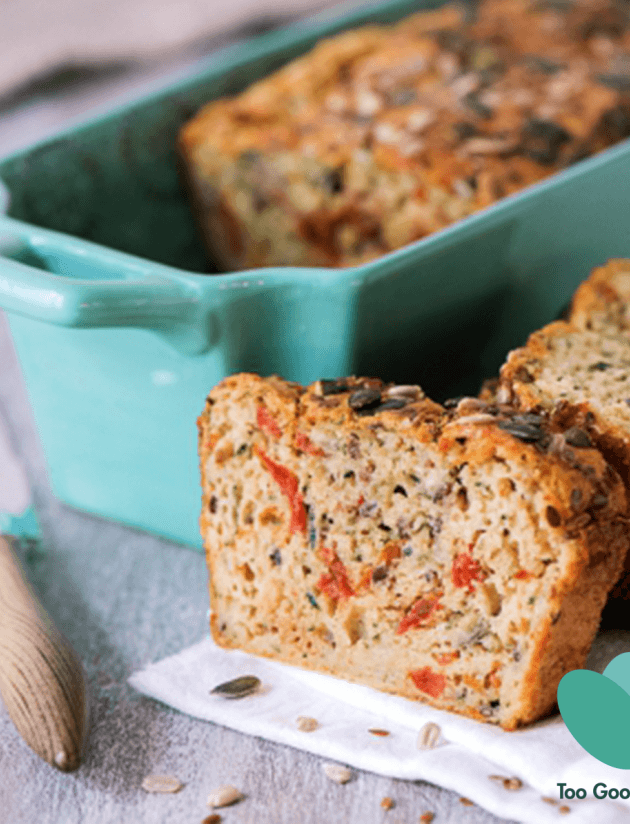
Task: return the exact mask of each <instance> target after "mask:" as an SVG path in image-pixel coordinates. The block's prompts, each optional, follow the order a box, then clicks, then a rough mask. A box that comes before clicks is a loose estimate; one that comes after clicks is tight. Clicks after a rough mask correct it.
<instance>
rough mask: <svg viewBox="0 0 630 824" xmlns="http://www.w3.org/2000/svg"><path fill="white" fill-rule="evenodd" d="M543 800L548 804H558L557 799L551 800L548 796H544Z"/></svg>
mask: <svg viewBox="0 0 630 824" xmlns="http://www.w3.org/2000/svg"><path fill="white" fill-rule="evenodd" d="M541 800H542V801H544V802H545V803H546V804H554V805H555V804H557V803H558V802H557V801H556V799H555V798H550V797H549V796H548V795H543V797H542V799H541Z"/></svg>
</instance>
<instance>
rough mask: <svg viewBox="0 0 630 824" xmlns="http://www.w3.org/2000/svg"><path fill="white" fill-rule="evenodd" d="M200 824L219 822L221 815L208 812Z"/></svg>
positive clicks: (217, 823) (216, 823)
mask: <svg viewBox="0 0 630 824" xmlns="http://www.w3.org/2000/svg"><path fill="white" fill-rule="evenodd" d="M201 824H221V816H220V815H219V814H218V813H210V815H207V816H206V817H205V818H204V820H203V821H202V822H201Z"/></svg>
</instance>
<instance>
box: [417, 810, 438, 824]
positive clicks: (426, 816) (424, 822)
mask: <svg viewBox="0 0 630 824" xmlns="http://www.w3.org/2000/svg"><path fill="white" fill-rule="evenodd" d="M434 818H435V813H429V812H426V813H422V815H421V816H420V824H431V822H432V821H433V819H434Z"/></svg>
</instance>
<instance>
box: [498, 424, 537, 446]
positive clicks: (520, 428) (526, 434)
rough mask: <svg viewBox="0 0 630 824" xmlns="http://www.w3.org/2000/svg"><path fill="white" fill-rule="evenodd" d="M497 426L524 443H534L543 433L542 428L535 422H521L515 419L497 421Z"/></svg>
mask: <svg viewBox="0 0 630 824" xmlns="http://www.w3.org/2000/svg"><path fill="white" fill-rule="evenodd" d="M498 427H499V429H502V430H503V431H504V432H507V433H508V434H509V435H513V436H514V437H515V438H518V439H519V440H520V441H524V442H525V443H535V442H536V441H539V440H541V438H542V437H543V435H544V432H543V430H542V429H541V428H540V427H539V426H537V425H536V424H532V423H524V422H523V423H521V422H519V421H515V420H508V421H499V423H498Z"/></svg>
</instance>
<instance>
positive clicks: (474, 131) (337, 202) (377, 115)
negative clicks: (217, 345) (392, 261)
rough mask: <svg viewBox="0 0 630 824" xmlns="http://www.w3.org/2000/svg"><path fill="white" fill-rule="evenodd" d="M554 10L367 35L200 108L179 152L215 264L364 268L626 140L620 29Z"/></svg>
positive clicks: (321, 49) (602, 2)
mask: <svg viewBox="0 0 630 824" xmlns="http://www.w3.org/2000/svg"><path fill="white" fill-rule="evenodd" d="M560 5H561V4H557V5H556V6H554V7H553V8H552V7H551V5H549V6H547V5H544V6H543V5H541V4H539V3H535V2H533V1H532V2H526V0H484V2H482V3H480V4H479V6H478V8H477V9H476V16H475V19H474V20H473V19H467V18H466V17H464V16H463V14H462V12H461V9H459V8H456V7H454V6H446V7H444V8H442V9H440V10H438V11H433V12H429V13H427V12H421V13H418V14H415V15H412V16H411V17H409V18H407V19H405V20H403V21H401V22H399V23H397V24H396V25H393V26H365V27H362V28H359V29H356V30H353V31H348V32H345V33H342V34H340V35H337V36H335V37H332V38H329V39H326V40H324V41H323V42H320V43H319V44H318V45H317V46H316V47H315V48H314V49H313V50H312V51H311V52H310V53H308V54H306V55H304V56H302V57H300V58H298V59H297V60H294V61H292V62H291V63H289V64H288V65H287V66H285V67H283V68H282V69H280V70H279V71H277V72H276V73H274V74H272V75H270V76H269V77H266V78H263V79H262V80H259V81H258V82H256V83H254V84H253V85H252V86H251V87H250V88H248V89H247V90H246V91H245V92H243V93H242V94H240V95H239V96H237V97H234V98H230V99H222V100H216V101H213V102H211V103H209V104H208V105H206V106H205V107H204V108H202V109H201V111H200V112H199V113H198V114H197V115H196V117H195V118H194V119H193V120H191V121H190V122H189V123H188V124H186V125H185V126H184V128H183V129H182V131H181V134H180V138H179V149H180V154H181V156H182V158H183V160H184V163H185V165H186V166H187V169H188V177H189V181H190V186H191V189H192V191H193V198H194V200H195V208H196V210H197V214H198V217H199V221H200V224H201V226H202V228H203V232H204V235H205V238H206V241H207V242H209V243H210V245H211V246H212V247H213V249H214V252H215V255H216V256H217V257H218V258H219V259H220V260H221V261H222V264H223V266H224V267H225V268H226V269H231V270H233V269H238V268H243V267H253V266H265V265H305V266H351V265H359V264H361V263H363V262H365V261H367V260H370V259H373V258H374V257H376V256H379V255H382V254H384V253H386V252H388V251H391V250H393V249H397V248H400V247H401V246H404V245H406V244H408V243H411V242H413V241H415V240H418V239H420V238H423V237H426V236H427V235H429V234H431V233H432V232H435V231H438V230H440V229H442V228H444V227H445V226H448V225H450V224H451V223H453V222H454V221H456V220H459V219H462V218H464V217H466V216H468V215H470V214H472V213H474V212H476V211H478V210H479V209H483V208H485V207H486V206H488V205H490V204H492V203H494V202H496V201H497V200H499V199H501V198H502V197H505V196H507V195H510V194H513V193H515V192H517V191H520V190H521V189H522V188H524V187H525V186H528V185H530V184H532V183H535V182H537V181H540V180H543V179H544V178H546V177H548V176H549V175H551V174H553V173H555V172H557V171H559V170H561V169H564V168H566V167H567V166H569V165H571V164H572V163H573V162H575V161H577V160H579V159H581V158H583V157H586V156H589V155H592V154H594V153H596V152H598V151H601V150H602V149H604V148H606V147H608V146H610V145H612V144H614V143H615V142H617V141H619V140H621V139H623V138H624V137H626V136H627V135H628V134H630V100H629V99H628V94H627V91H626V92H624V91H623V88H624V85H623V84H624V81H623V80H622V79H620V78H619V76H618V75H617V74H616V72H618V71H619V69H618V66H619V65H622V64H623V60H624V59H625V58H624V54H625V53H626V52H627V50H628V49H629V48H630V31H629V30H628V26H627V21H626V20H622V19H621V18H620V17H619V9H618V8H617V7H616V6H615V5H614V3H612V2H607V1H606V0H578V2H576V3H571V4H566V8H565V9H564V11H561V10H560ZM562 5H564V4H562ZM611 20H614V21H615V23H614V25H613V24H612V23H611ZM615 67H617V68H615Z"/></svg>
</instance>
